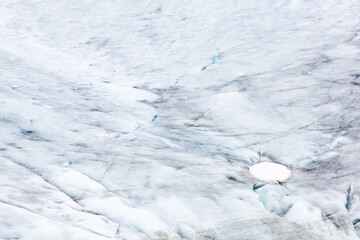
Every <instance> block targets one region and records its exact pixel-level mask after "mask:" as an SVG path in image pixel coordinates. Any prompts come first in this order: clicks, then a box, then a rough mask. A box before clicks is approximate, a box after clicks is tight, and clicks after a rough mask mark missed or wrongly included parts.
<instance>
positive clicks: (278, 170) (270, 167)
mask: <svg viewBox="0 0 360 240" xmlns="http://www.w3.org/2000/svg"><path fill="white" fill-rule="evenodd" d="M249 171H250V173H251V175H252V176H254V177H255V178H256V179H258V180H261V181H263V182H267V183H277V182H285V181H286V180H288V179H289V178H290V175H291V171H290V170H289V169H288V168H287V167H286V166H284V165H281V164H278V163H272V162H261V163H257V164H255V165H253V166H251V167H249Z"/></svg>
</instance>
